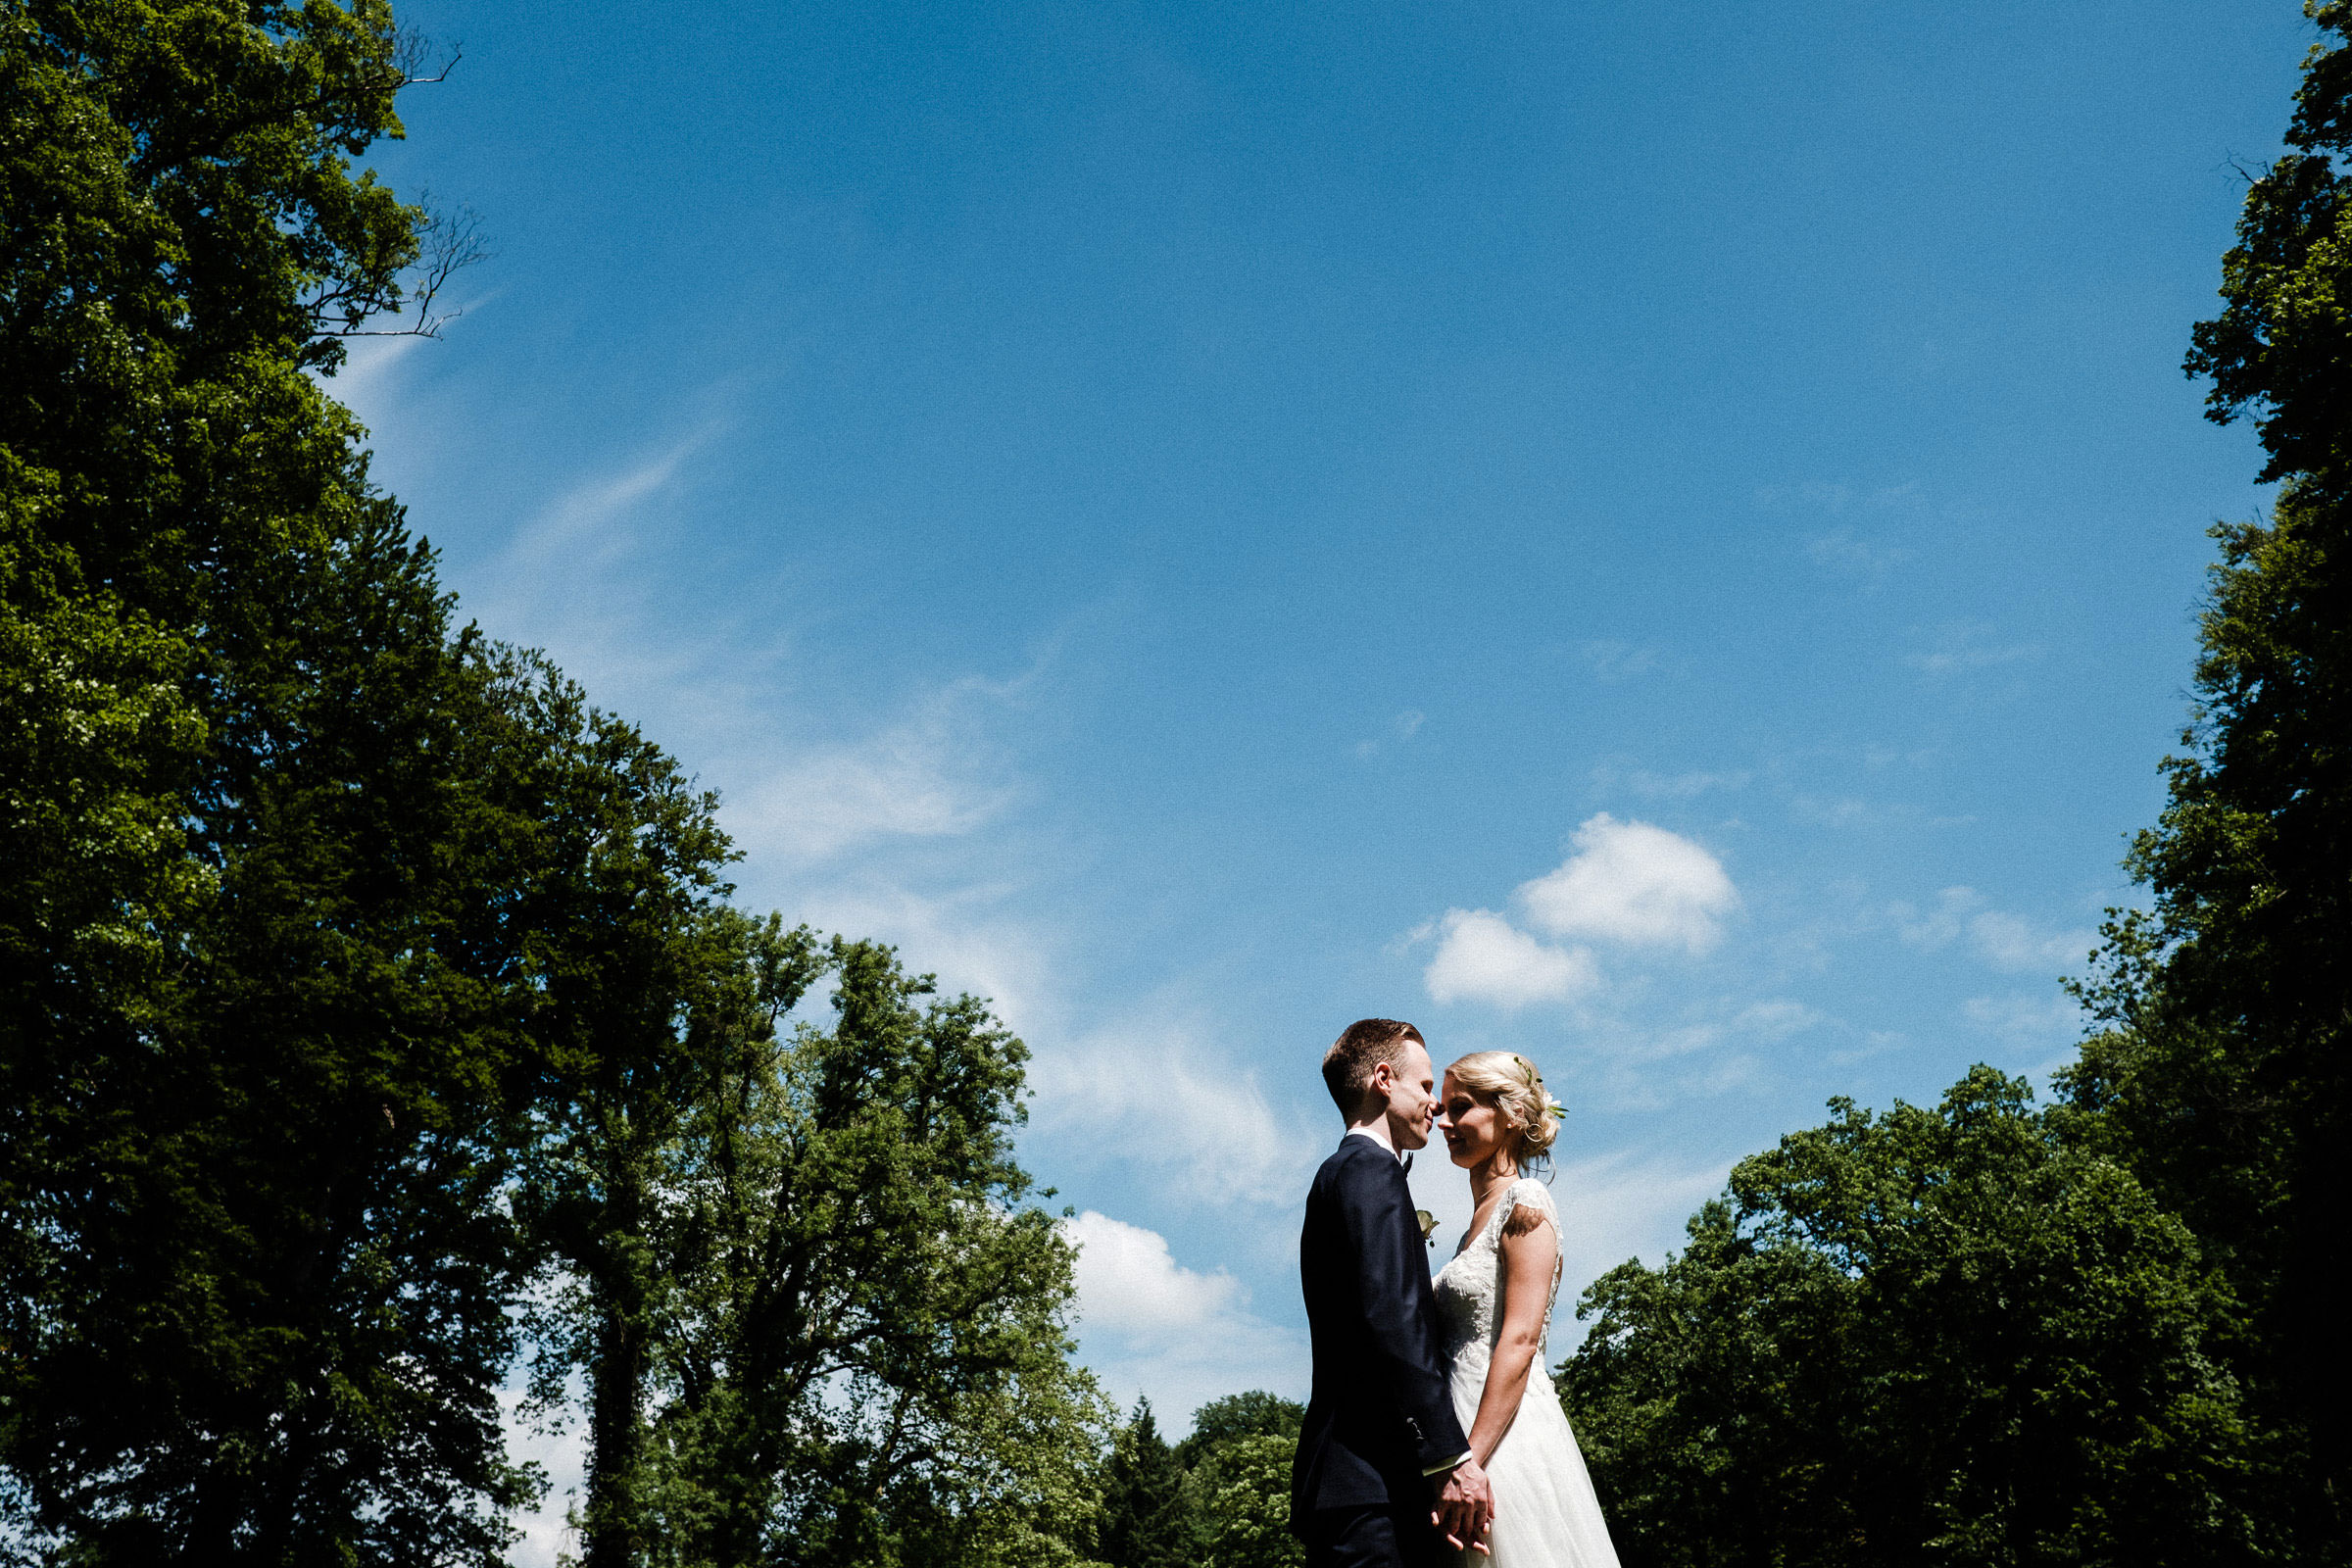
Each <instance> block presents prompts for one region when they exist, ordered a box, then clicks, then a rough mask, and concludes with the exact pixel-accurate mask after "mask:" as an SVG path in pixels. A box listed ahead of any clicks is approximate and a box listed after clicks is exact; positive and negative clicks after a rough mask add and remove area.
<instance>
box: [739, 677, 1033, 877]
mask: <svg viewBox="0 0 2352 1568" xmlns="http://www.w3.org/2000/svg"><path fill="white" fill-rule="evenodd" d="M1032 678H1033V676H1026V677H1021V678H1017V679H1014V680H1010V681H996V680H988V679H985V678H982V677H980V676H967V677H965V678H963V679H961V680H956V681H952V682H950V683H948V684H946V685H944V686H941V687H939V688H937V689H935V690H933V691H931V692H928V693H926V694H924V695H923V696H922V697H920V698H919V699H917V700H916V701H915V702H914V704H913V705H912V709H911V711H909V712H907V713H906V714H905V715H904V716H902V717H900V718H898V719H896V720H895V721H893V722H890V723H887V724H885V725H883V726H882V727H880V728H879V729H876V730H875V731H873V732H872V733H870V734H867V735H864V736H861V737H859V738H858V739H856V740H852V741H848V742H844V743H837V744H833V745H819V746H813V747H796V748H793V749H792V750H791V751H790V752H789V753H787V754H786V755H785V756H783V757H780V758H778V759H777V760H775V761H774V762H773V763H771V764H768V765H766V766H763V767H760V768H759V769H758V771H757V774H756V776H755V777H754V778H753V779H751V780H748V781H747V782H746V783H743V784H738V785H737V786H735V787H734V788H733V789H732V790H730V792H729V795H730V798H731V801H732V803H733V805H734V809H733V810H732V811H730V812H729V821H730V823H731V824H732V825H733V827H734V830H735V832H736V834H737V836H738V837H739V839H740V840H741V841H742V842H743V843H744V845H745V846H746V847H747V848H748V849H752V850H754V851H757V852H759V853H763V854H770V855H776V856H781V857H784V858H789V859H792V860H795V861H809V860H821V859H826V858H832V857H836V856H839V855H841V854H843V853H845V852H847V851H851V850H856V849H861V848H863V847H865V846H867V845H870V844H872V843H874V842H876V841H878V840H882V839H888V838H942V837H949V836H953V835H956V834H962V833H969V832H971V831H972V830H973V829H975V828H978V827H980V826H982V825H983V824H985V823H987V822H988V821H990V820H991V819H993V818H994V817H996V816H997V815H998V814H1000V813H1001V812H1002V811H1003V810H1004V809H1005V807H1006V806H1007V805H1008V804H1009V803H1010V802H1011V801H1012V800H1013V798H1014V796H1015V794H1016V791H1015V789H1014V787H1013V786H1012V784H1011V783H1010V782H1009V781H1008V778H1007V773H1006V768H1005V761H1004V759H1003V757H1002V747H1001V744H1000V743H999V742H998V741H997V739H996V737H995V733H994V729H995V723H994V721H996V720H998V719H1001V718H1002V716H1003V715H1004V713H1005V711H1006V710H1007V709H1009V708H1012V707H1014V706H1017V705H1018V704H1019V703H1021V702H1022V701H1023V699H1024V697H1025V695H1026V691H1027V688H1028V685H1029V683H1030V680H1031V679H1032Z"/></svg>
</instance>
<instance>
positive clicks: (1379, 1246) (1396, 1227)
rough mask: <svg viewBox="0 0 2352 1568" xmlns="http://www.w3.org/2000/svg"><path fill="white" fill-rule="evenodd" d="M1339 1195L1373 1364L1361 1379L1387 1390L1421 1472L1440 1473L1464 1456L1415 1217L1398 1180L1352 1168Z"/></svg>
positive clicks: (1399, 1175)
mask: <svg viewBox="0 0 2352 1568" xmlns="http://www.w3.org/2000/svg"><path fill="white" fill-rule="evenodd" d="M1349 1174H1350V1179H1348V1181H1346V1182H1344V1183H1343V1184H1342V1187H1341V1191H1340V1194H1339V1198H1340V1204H1339V1207H1340V1212H1341V1215H1342V1218H1343V1222H1344V1223H1345V1224H1346V1225H1347V1227H1348V1242H1349V1243H1350V1244H1351V1245H1350V1247H1349V1249H1348V1250H1349V1251H1350V1252H1351V1253H1352V1254H1353V1255H1354V1257H1355V1259H1356V1266H1357V1268H1358V1269H1359V1270H1360V1273H1359V1275H1358V1278H1357V1280H1356V1299H1357V1300H1359V1301H1361V1302H1362V1303H1363V1311H1364V1327H1365V1329H1366V1331H1367V1338H1368V1340H1369V1342H1370V1345H1371V1348H1372V1351H1373V1355H1374V1357H1375V1358H1376V1359H1375V1364H1374V1365H1373V1366H1369V1367H1366V1368H1365V1369H1364V1370H1365V1373H1366V1374H1367V1376H1369V1377H1370V1378H1372V1379H1374V1380H1375V1381H1376V1386H1378V1387H1379V1388H1382V1389H1384V1390H1387V1391H1388V1392H1389V1394H1390V1397H1391V1399H1392V1401H1393V1403H1394V1405H1395V1407H1396V1410H1397V1417H1398V1419H1399V1420H1400V1421H1401V1422H1402V1423H1403V1426H1404V1429H1405V1431H1406V1433H1407V1434H1408V1435H1409V1436H1410V1437H1411V1439H1412V1444H1413V1452H1414V1454H1415V1455H1416V1456H1417V1458H1418V1460H1419V1462H1420V1464H1421V1466H1422V1468H1423V1469H1424V1470H1427V1469H1428V1468H1430V1467H1432V1466H1439V1467H1443V1466H1446V1465H1448V1464H1450V1463H1452V1462H1453V1461H1454V1460H1455V1459H1457V1458H1459V1457H1460V1456H1461V1455H1462V1454H1464V1453H1466V1452H1467V1451H1469V1447H1470V1443H1469V1440H1468V1439H1467V1438H1464V1437H1463V1436H1462V1427H1461V1423H1460V1421H1459V1420H1457V1419H1456V1418H1455V1416H1454V1413H1453V1395H1452V1393H1451V1392H1450V1390H1449V1389H1448V1388H1447V1386H1446V1369H1445V1367H1444V1366H1442V1365H1440V1364H1439V1361H1438V1353H1437V1333H1436V1325H1435V1324H1434V1323H1433V1322H1432V1321H1431V1304H1430V1295H1429V1265H1428V1264H1427V1263H1426V1262H1425V1261H1423V1259H1422V1256H1421V1246H1422V1243H1421V1228H1420V1225H1419V1224H1418V1223H1417V1222H1416V1221H1415V1219H1414V1218H1413V1209H1412V1194H1411V1190H1410V1189H1409V1188H1407V1187H1406V1186H1405V1184H1404V1173H1403V1172H1402V1171H1399V1170H1396V1169H1393V1168H1392V1169H1385V1170H1384V1169H1382V1168H1381V1167H1379V1166H1375V1165H1371V1164H1369V1163H1368V1162H1362V1163H1358V1164H1357V1166H1356V1167H1355V1169H1354V1170H1353V1171H1351V1172H1350V1173H1349Z"/></svg>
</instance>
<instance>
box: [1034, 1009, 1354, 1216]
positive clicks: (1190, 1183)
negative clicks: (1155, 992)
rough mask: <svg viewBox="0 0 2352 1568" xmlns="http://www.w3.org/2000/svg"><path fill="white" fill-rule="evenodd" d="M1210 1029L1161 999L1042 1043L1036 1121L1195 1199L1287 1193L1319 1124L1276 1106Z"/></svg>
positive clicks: (1294, 1192) (1263, 1198)
mask: <svg viewBox="0 0 2352 1568" xmlns="http://www.w3.org/2000/svg"><path fill="white" fill-rule="evenodd" d="M1214 1033H1215V1032H1214V1031H1212V1030H1211V1029H1210V1028H1209V1027H1208V1026H1207V1025H1206V1024H1205V1023H1204V1022H1203V1021H1202V1020H1201V1019H1199V1018H1197V1017H1195V1016H1192V1015H1189V1014H1188V1013H1186V1012H1184V1011H1183V1010H1181V1009H1180V1008H1178V1007H1177V1006H1175V1005H1173V1004H1170V1003H1166V1002H1164V1001H1163V1002H1162V1004H1161V1005H1159V1006H1157V1007H1154V1008H1153V1009H1152V1016H1151V1017H1150V1018H1149V1020H1148V1021H1146V1020H1143V1019H1139V1020H1133V1021H1124V1022H1118V1023H1113V1024H1111V1025H1108V1026H1106V1027H1103V1028H1097V1029H1087V1030H1079V1031H1073V1032H1071V1033H1069V1034H1068V1035H1067V1036H1066V1037H1064V1038H1060V1039H1057V1040H1054V1041H1052V1042H1050V1043H1048V1044H1047V1045H1045V1046H1042V1047H1041V1048H1040V1049H1039V1050H1038V1053H1037V1057H1036V1060H1035V1062H1034V1064H1033V1066H1032V1070H1031V1073H1030V1081H1031V1083H1032V1084H1033V1085H1034V1086H1035V1087H1036V1090H1037V1108H1036V1112H1035V1120H1036V1125H1037V1127H1038V1129H1039V1130H1040V1131H1041V1132H1042V1133H1045V1134H1047V1135H1049V1136H1052V1137H1054V1138H1055V1139H1056V1140H1058V1141H1060V1142H1062V1143H1063V1144H1065V1145H1066V1146H1067V1147H1068V1148H1069V1150H1070V1151H1071V1152H1070V1155H1069V1157H1071V1158H1074V1159H1084V1158H1085V1157H1087V1156H1086V1151H1089V1150H1091V1151H1094V1152H1096V1153H1097V1155H1098V1156H1100V1157H1104V1158H1115V1159H1116V1160H1117V1161H1119V1162H1120V1163H1121V1164H1123V1165H1126V1166H1128V1167H1130V1168H1133V1167H1136V1166H1142V1167H1146V1168H1148V1169H1151V1170H1153V1171H1157V1172H1161V1173H1164V1174H1165V1176H1166V1177H1168V1178H1170V1179H1172V1180H1175V1181H1178V1182H1181V1183H1182V1184H1183V1185H1184V1189H1185V1191H1186V1192H1187V1193H1188V1194H1190V1195H1191V1196H1192V1197H1193V1198H1194V1199H1195V1200H1197V1201H1201V1202H1206V1203H1216V1204H1227V1203H1244V1204H1255V1205H1280V1204H1287V1203H1291V1202H1295V1201H1297V1200H1298V1197H1299V1193H1300V1192H1301V1191H1303V1190H1304V1187H1305V1183H1306V1178H1307V1174H1308V1172H1310V1171H1311V1170H1312V1169H1313V1167H1314V1163H1315V1160H1316V1159H1318V1158H1319V1157H1320V1155H1319V1154H1318V1153H1317V1152H1316V1151H1317V1150H1318V1149H1319V1147H1320V1145H1321V1143H1322V1130H1321V1129H1320V1128H1319V1127H1318V1128H1309V1127H1306V1126H1304V1125H1302V1124H1300V1123H1299V1122H1298V1121H1296V1120H1295V1119H1294V1118H1292V1117H1290V1116H1286V1115H1283V1114H1281V1113H1278V1112H1277V1111H1276V1110H1275V1109H1274V1106H1273V1103H1272V1101H1271V1100H1269V1099H1268V1097H1267V1096H1266V1094H1265V1091H1264V1089H1263V1088H1262V1087H1261V1086H1260V1084H1259V1082H1258V1078H1257V1074H1256V1073H1255V1072H1254V1071H1252V1070H1250V1069H1248V1068H1245V1067H1242V1066H1241V1065H1239V1064H1237V1063H1236V1062H1235V1061H1234V1060H1233V1059H1232V1058H1231V1056H1230V1055H1229V1054H1227V1053H1226V1052H1224V1051H1222V1050H1220V1049H1217V1048H1215V1046H1214V1045H1213V1044H1212V1042H1213V1038H1214ZM1300 1066H1301V1070H1302V1071H1311V1070H1312V1066H1313V1064H1312V1062H1311V1061H1302V1062H1301V1064H1300Z"/></svg>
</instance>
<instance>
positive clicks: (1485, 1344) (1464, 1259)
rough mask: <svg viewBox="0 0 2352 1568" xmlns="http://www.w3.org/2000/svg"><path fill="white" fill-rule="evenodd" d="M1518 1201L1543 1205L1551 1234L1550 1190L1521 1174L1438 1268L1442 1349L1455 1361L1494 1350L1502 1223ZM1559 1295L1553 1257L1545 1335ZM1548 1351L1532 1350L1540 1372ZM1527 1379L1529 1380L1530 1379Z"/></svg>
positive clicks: (1555, 1214) (1554, 1219)
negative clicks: (1481, 1223)
mask: <svg viewBox="0 0 2352 1568" xmlns="http://www.w3.org/2000/svg"><path fill="white" fill-rule="evenodd" d="M1521 1204H1525V1205H1527V1206H1528V1207H1530V1208H1537V1209H1541V1210H1543V1213H1544V1218H1545V1219H1548V1220H1550V1221H1551V1224H1552V1233H1553V1235H1554V1236H1555V1237H1556V1236H1557V1235H1558V1233H1559V1224H1560V1215H1559V1210H1558V1209H1556V1208H1554V1207H1553V1206H1552V1201H1551V1194H1550V1193H1549V1192H1548V1191H1546V1190H1545V1188H1544V1184H1543V1183H1542V1182H1540V1181H1537V1180H1535V1179H1533V1178H1532V1177H1527V1176H1522V1177H1520V1178H1519V1179H1518V1180H1517V1181H1515V1182H1513V1183H1511V1185H1510V1187H1509V1188H1508V1189H1506V1190H1505V1191H1504V1193H1503V1195H1502V1201H1500V1202H1498V1203H1496V1204H1495V1212H1494V1213H1492V1214H1490V1215H1488V1216H1487V1223H1486V1224H1485V1226H1484V1227H1482V1228H1481V1229H1480V1231H1479V1233H1478V1234H1477V1235H1476V1236H1473V1237H1471V1238H1470V1239H1469V1240H1468V1241H1466V1242H1464V1243H1463V1244H1462V1250H1460V1251H1458V1252H1456V1253H1454V1254H1453V1256H1452V1257H1451V1258H1450V1259H1448V1260H1447V1262H1446V1266H1445V1267H1444V1268H1442V1269H1440V1270H1438V1277H1437V1279H1436V1280H1435V1282H1433V1283H1434V1286H1435V1289H1436V1292H1437V1306H1438V1334H1439V1338H1440V1340H1441V1342H1442V1348H1443V1349H1444V1351H1445V1353H1446V1357H1447V1358H1448V1359H1449V1360H1451V1361H1453V1362H1454V1363H1455V1364H1456V1365H1457V1366H1458V1365H1460V1364H1461V1363H1463V1362H1465V1361H1475V1362H1478V1363H1481V1364H1483V1363H1484V1362H1485V1361H1486V1360H1487V1359H1488V1358H1489V1357H1490V1356H1492V1355H1493V1354H1494V1351H1495V1340H1496V1338H1497V1337H1498V1336H1499V1335H1500V1334H1501V1332H1502V1256H1501V1251H1500V1248H1501V1245H1502V1228H1503V1227H1504V1226H1505V1225H1507V1224H1509V1223H1510V1219H1511V1211H1512V1210H1513V1209H1515V1208H1517V1207H1519V1206H1520V1205H1521ZM1559 1295H1560V1264H1559V1262H1558V1260H1556V1259H1555V1260H1554V1261H1553V1263H1552V1265H1551V1290H1550V1294H1549V1295H1548V1296H1546V1297H1545V1298H1544V1335H1545V1336H1548V1335H1549V1334H1550V1332H1551V1308H1552V1305H1553V1303H1554V1302H1555V1301H1557V1300H1558V1299H1559ZM1539 1344H1541V1341H1539ZM1547 1353H1548V1351H1547V1349H1539V1350H1538V1352H1537V1354H1536V1371H1537V1372H1538V1373H1539V1374H1540V1373H1541V1371H1542V1369H1543V1367H1544V1360H1545V1358H1546V1355H1547ZM1530 1381H1531V1384H1532V1382H1533V1379H1531V1380H1530Z"/></svg>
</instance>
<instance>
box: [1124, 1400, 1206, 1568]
mask: <svg viewBox="0 0 2352 1568" xmlns="http://www.w3.org/2000/svg"><path fill="white" fill-rule="evenodd" d="M1186 1479H1187V1478H1186V1476H1185V1470H1184V1465H1183V1464H1182V1462H1180V1461H1179V1460H1178V1459H1177V1457H1176V1450H1175V1449H1174V1448H1172V1447H1170V1446H1168V1444H1167V1443H1166V1442H1165V1441H1164V1440H1162V1439H1161V1437H1160V1435H1159V1423H1158V1421H1157V1420H1156V1419H1155V1418H1154V1417H1153V1416H1152V1401H1151V1400H1149V1399H1143V1400H1139V1401H1137V1404H1136V1407H1135V1414H1134V1416H1133V1417H1132V1418H1131V1419H1129V1421H1128V1422H1127V1424H1126V1425H1125V1426H1123V1427H1121V1428H1120V1429H1119V1432H1118V1436H1117V1438H1116V1439H1115V1441H1114V1442H1113V1443H1112V1445H1111V1450H1110V1463H1109V1464H1108V1466H1107V1467H1106V1468H1105V1469H1104V1472H1103V1527H1102V1529H1103V1534H1102V1543H1103V1544H1102V1556H1103V1561H1104V1562H1105V1563H1108V1564H1109V1565H1110V1568H1191V1564H1192V1563H1193V1562H1194V1560H1195V1558H1196V1556H1197V1555H1198V1552H1199V1549H1200V1542H1199V1533H1200V1526H1201V1520H1200V1517H1199V1505H1198V1502H1197V1500H1196V1498H1195V1497H1194V1495H1193V1494H1192V1492H1191V1491H1190V1489H1189V1488H1188V1487H1187V1485H1186Z"/></svg>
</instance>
